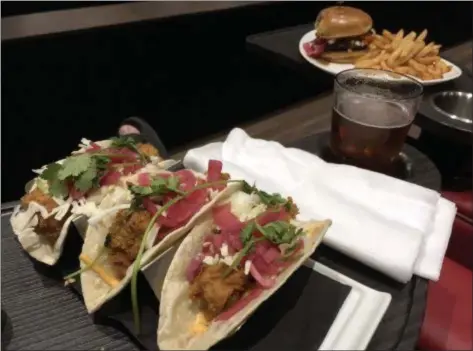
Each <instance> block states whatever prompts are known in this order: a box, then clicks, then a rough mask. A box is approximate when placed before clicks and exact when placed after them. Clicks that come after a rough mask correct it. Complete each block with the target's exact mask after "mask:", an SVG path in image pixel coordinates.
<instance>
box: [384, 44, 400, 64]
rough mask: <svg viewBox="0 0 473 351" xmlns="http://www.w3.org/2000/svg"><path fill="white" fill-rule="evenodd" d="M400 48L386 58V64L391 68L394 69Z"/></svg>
mask: <svg viewBox="0 0 473 351" xmlns="http://www.w3.org/2000/svg"><path fill="white" fill-rule="evenodd" d="M401 52H402V46H400V47H398V48H397V49H396V50H395V51H394V52H393V53H392V54H391V55H390V56H389V58H388V60H387V64H388V65H389V66H391V67H396V66H397V65H396V60H397V59H398V57H399V56H400V55H401Z"/></svg>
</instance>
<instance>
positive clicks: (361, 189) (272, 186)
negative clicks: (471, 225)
mask: <svg viewBox="0 0 473 351" xmlns="http://www.w3.org/2000/svg"><path fill="white" fill-rule="evenodd" d="M209 159H218V160H222V161H223V167H224V171H225V172H228V173H230V174H231V175H232V177H233V178H240V179H245V180H247V181H248V182H256V184H257V186H258V187H259V188H261V189H263V190H265V191H268V192H279V193H281V194H283V195H286V196H288V195H290V196H292V197H293V198H294V200H295V202H296V203H297V204H298V206H299V209H300V218H301V219H311V218H314V219H324V218H330V219H332V221H333V225H332V227H331V228H330V229H329V231H328V232H327V235H326V236H325V239H324V240H325V243H326V244H327V245H329V246H331V247H333V248H335V249H337V250H339V251H341V252H343V253H344V254H346V255H348V256H350V257H352V258H354V259H356V260H359V261H361V262H363V263H364V264H366V265H368V266H370V267H372V268H374V269H376V270H379V271H381V272H383V273H384V274H386V275H388V276H391V277H392V278H394V279H396V280H398V281H401V282H407V281H408V280H409V279H410V278H411V277H412V274H417V275H419V276H422V277H425V278H427V279H431V280H437V279H438V277H439V275H440V269H441V266H442V262H443V257H444V255H445V251H446V248H447V244H448V241H449V238H450V233H451V228H452V224H453V220H454V218H455V214H456V207H455V205H454V204H453V203H452V202H450V201H448V200H445V199H443V198H441V197H440V195H439V194H438V193H437V192H435V191H432V190H429V189H426V188H423V187H421V186H418V185H415V184H411V183H407V182H405V181H401V180H398V179H395V178H392V177H389V176H385V175H383V174H379V173H376V172H370V171H366V170H363V169H360V168H356V167H352V166H347V165H336V164H330V163H327V162H325V161H323V160H322V159H320V158H319V157H317V156H315V155H312V154H310V153H308V152H305V151H302V150H299V149H294V148H286V147H284V146H282V145H281V144H279V143H276V142H272V141H265V140H260V139H253V138H251V137H249V136H248V135H247V134H246V133H245V132H244V131H243V130H241V129H238V128H237V129H233V130H232V131H231V132H230V134H229V135H228V137H227V140H226V141H225V142H224V143H212V144H208V145H205V146H203V147H200V148H197V149H193V150H190V151H189V152H188V153H187V154H186V156H185V158H184V165H185V166H186V167H188V168H192V169H195V170H196V171H200V172H202V171H205V170H206V168H207V163H208V160H209Z"/></svg>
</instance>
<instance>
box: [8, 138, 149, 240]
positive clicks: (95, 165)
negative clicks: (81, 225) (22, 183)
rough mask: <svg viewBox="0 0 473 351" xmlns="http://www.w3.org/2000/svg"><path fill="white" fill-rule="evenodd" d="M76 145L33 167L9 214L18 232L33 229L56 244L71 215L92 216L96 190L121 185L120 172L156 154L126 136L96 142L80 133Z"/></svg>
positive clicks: (139, 166) (142, 164)
mask: <svg viewBox="0 0 473 351" xmlns="http://www.w3.org/2000/svg"><path fill="white" fill-rule="evenodd" d="M79 147H80V150H79V151H76V152H73V153H72V154H71V155H70V156H68V157H67V158H65V159H64V160H61V161H58V162H54V163H50V164H48V165H46V166H44V167H42V168H41V169H39V170H35V172H36V173H38V175H39V176H38V177H37V178H35V179H34V181H33V183H32V186H31V187H30V189H29V192H28V193H27V194H26V195H24V196H23V197H22V199H21V205H20V206H19V207H18V210H17V211H16V212H15V213H14V214H13V216H12V226H13V228H14V230H15V232H16V233H17V235H23V234H24V235H27V234H28V233H30V234H31V233H32V232H33V233H35V234H36V235H37V236H38V237H40V238H43V239H46V243H47V244H48V245H51V246H54V244H55V242H56V241H57V240H58V238H59V237H60V236H61V234H62V233H65V231H66V230H67V228H64V226H65V225H66V222H67V223H70V221H68V218H70V217H71V215H74V216H79V215H86V216H90V215H92V214H93V213H94V212H95V211H96V206H95V205H98V203H99V202H100V201H101V199H102V198H103V196H104V194H105V193H104V192H99V191H97V190H99V189H100V188H102V187H105V186H109V185H119V182H120V181H121V180H122V177H124V176H129V177H131V176H132V175H133V174H134V173H136V172H138V171H139V170H141V169H142V168H143V167H145V166H146V165H147V164H149V163H150V162H151V161H152V158H153V157H157V156H158V152H157V150H156V149H155V148H154V147H153V146H151V145H149V144H137V143H135V141H134V140H133V139H132V138H130V137H119V138H112V139H110V140H105V141H101V142H97V143H95V142H90V141H88V140H86V139H82V141H81V144H80V145H79ZM156 169H158V168H156ZM30 234H28V235H30Z"/></svg>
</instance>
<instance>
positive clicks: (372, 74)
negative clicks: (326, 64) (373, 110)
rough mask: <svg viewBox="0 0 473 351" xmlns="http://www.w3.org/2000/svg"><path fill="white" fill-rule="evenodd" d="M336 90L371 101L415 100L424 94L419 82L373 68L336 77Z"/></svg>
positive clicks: (357, 69) (354, 70) (356, 70)
mask: <svg viewBox="0 0 473 351" xmlns="http://www.w3.org/2000/svg"><path fill="white" fill-rule="evenodd" d="M335 89H336V90H339V89H344V90H347V91H350V92H352V93H356V94H359V95H363V96H366V97H369V98H371V99H381V100H392V101H396V100H413V99H417V98H419V97H420V96H421V95H422V93H423V90H424V89H423V86H422V84H420V83H419V82H418V81H416V80H415V79H413V78H410V77H408V76H405V75H403V74H399V73H395V72H389V71H383V70H378V69H371V68H355V69H350V70H346V71H343V72H340V73H339V74H338V75H337V76H336V77H335Z"/></svg>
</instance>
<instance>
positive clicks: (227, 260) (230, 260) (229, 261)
mask: <svg viewBox="0 0 473 351" xmlns="http://www.w3.org/2000/svg"><path fill="white" fill-rule="evenodd" d="M235 258H236V255H234V256H226V257H223V258H222V262H223V263H225V264H226V265H227V266H231V265H232V264H233V261H235Z"/></svg>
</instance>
